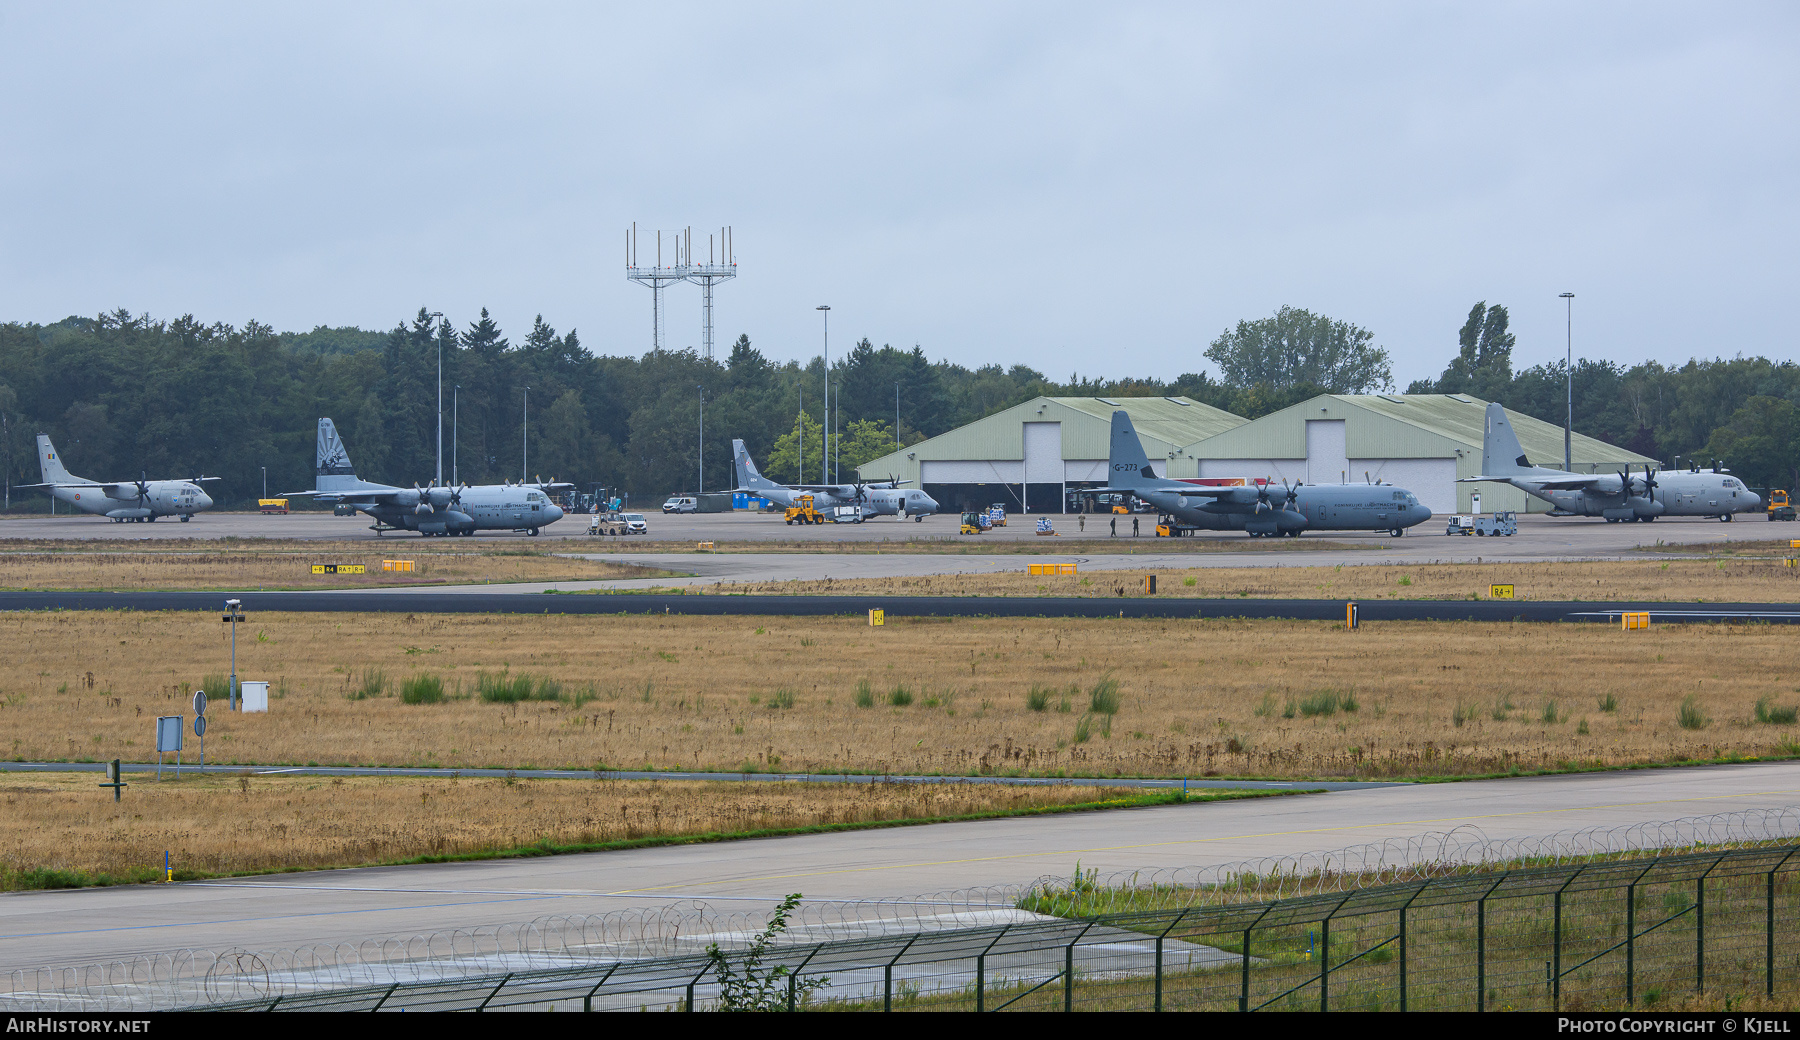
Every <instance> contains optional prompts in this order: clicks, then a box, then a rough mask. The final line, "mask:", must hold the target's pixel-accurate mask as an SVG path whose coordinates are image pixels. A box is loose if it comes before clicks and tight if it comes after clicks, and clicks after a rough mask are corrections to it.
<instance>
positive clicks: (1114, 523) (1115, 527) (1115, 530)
mask: <svg viewBox="0 0 1800 1040" xmlns="http://www.w3.org/2000/svg"><path fill="white" fill-rule="evenodd" d="M1107 523H1108V525H1109V526H1110V527H1111V528H1112V535H1111V537H1113V538H1117V537H1119V518H1118V517H1116V516H1115V517H1113V518H1112V519H1111V520H1109V521H1107Z"/></svg>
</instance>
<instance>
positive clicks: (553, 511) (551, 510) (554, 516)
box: [544, 506, 563, 524]
mask: <svg viewBox="0 0 1800 1040" xmlns="http://www.w3.org/2000/svg"><path fill="white" fill-rule="evenodd" d="M544 512H545V514H546V516H545V518H544V522H545V523H547V524H553V523H555V522H557V521H558V520H561V519H562V517H563V511H562V506H545V507H544Z"/></svg>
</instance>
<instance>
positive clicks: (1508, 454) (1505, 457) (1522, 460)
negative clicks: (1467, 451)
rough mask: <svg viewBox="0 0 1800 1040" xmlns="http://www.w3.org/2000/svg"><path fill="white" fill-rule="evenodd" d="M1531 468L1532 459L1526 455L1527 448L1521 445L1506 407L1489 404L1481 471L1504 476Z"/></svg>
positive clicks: (1482, 446) (1482, 438) (1483, 435)
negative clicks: (1507, 415)
mask: <svg viewBox="0 0 1800 1040" xmlns="http://www.w3.org/2000/svg"><path fill="white" fill-rule="evenodd" d="M1531 468H1532V465H1531V461H1530V460H1529V459H1527V458H1526V457H1525V449H1524V448H1522V447H1520V445H1519V437H1518V435H1517V434H1515V433H1514V432H1513V428H1512V422H1511V420H1509V419H1507V417H1506V409H1505V408H1502V407H1500V405H1498V404H1489V405H1488V406H1487V422H1486V425H1485V431H1484V432H1483V434H1482V437H1481V472H1482V473H1484V474H1486V475H1488V476H1495V477H1503V476H1506V475H1507V474H1510V473H1522V472H1524V471H1526V470H1529V469H1531Z"/></svg>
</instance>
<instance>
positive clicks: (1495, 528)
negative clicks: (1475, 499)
mask: <svg viewBox="0 0 1800 1040" xmlns="http://www.w3.org/2000/svg"><path fill="white" fill-rule="evenodd" d="M1517 533H1519V520H1518V517H1517V516H1516V515H1515V514H1514V513H1513V511H1512V510H1510V509H1508V510H1503V511H1497V512H1495V513H1494V515H1493V516H1482V515H1480V514H1477V515H1476V517H1475V534H1476V535H1477V536H1478V537H1485V536H1487V535H1490V534H1491V535H1493V536H1494V537H1496V538H1498V537H1500V536H1502V535H1505V536H1506V537H1508V538H1510V537H1512V536H1513V535H1515V534H1517Z"/></svg>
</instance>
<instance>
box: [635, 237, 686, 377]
mask: <svg viewBox="0 0 1800 1040" xmlns="http://www.w3.org/2000/svg"><path fill="white" fill-rule="evenodd" d="M663 234H664V233H663V232H661V231H658V232H657V233H656V252H655V254H654V256H653V259H654V261H655V263H653V264H652V265H651V266H649V267H643V266H640V265H639V264H638V248H637V247H638V241H637V237H638V234H637V224H636V223H633V224H632V225H631V230H630V231H628V232H626V233H625V277H626V278H628V279H630V280H631V281H634V282H636V283H638V284H639V285H642V286H646V287H648V288H649V290H650V346H651V349H653V350H661V349H662V345H663V305H662V294H663V289H664V287H666V286H670V285H674V284H675V283H676V282H679V281H681V280H683V279H684V278H686V277H687V265H686V264H685V263H683V262H682V256H681V252H682V250H681V232H679V231H671V232H668V234H669V236H670V239H671V242H670V244H671V246H672V247H673V249H672V252H673V254H674V256H673V259H674V261H675V262H674V263H673V264H669V265H664V264H663Z"/></svg>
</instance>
